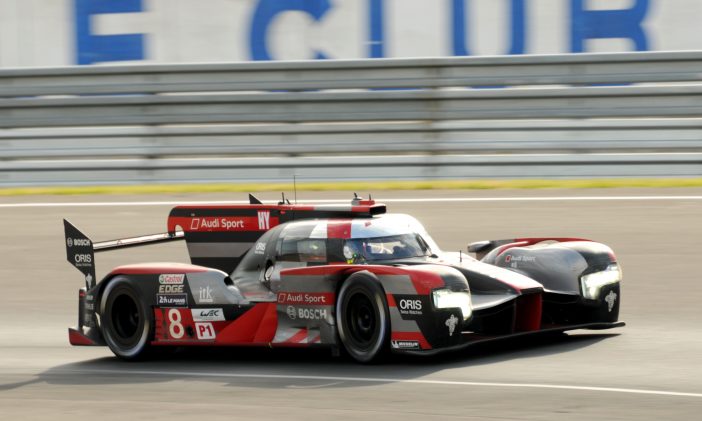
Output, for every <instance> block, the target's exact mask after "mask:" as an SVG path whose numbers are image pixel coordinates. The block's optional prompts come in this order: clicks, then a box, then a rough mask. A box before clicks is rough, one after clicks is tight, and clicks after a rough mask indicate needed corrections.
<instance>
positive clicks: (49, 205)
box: [0, 196, 702, 208]
mask: <svg viewBox="0 0 702 421" xmlns="http://www.w3.org/2000/svg"><path fill="white" fill-rule="evenodd" d="M636 200H639V201H665V200H669V201H674V200H702V196H538V197H529V196H526V197H435V198H401V199H382V200H381V199H379V200H378V203H432V202H433V203H439V202H561V201H636ZM349 202H350V200H346V199H314V200H301V201H300V203H305V204H307V203H344V204H346V203H349ZM247 203H249V202H248V201H247V200H226V201H223V200H220V201H217V200H210V201H163V202H54V203H52V202H37V203H31V202H30V203H0V208H61V207H91V206H92V207H100V206H107V207H115V206H175V205H206V204H210V205H243V204H247ZM267 204H274V202H269V203H267Z"/></svg>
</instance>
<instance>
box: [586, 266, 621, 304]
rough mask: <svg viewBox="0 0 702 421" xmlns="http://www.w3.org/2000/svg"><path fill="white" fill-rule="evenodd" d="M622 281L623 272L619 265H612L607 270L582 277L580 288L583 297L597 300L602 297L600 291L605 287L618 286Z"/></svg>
mask: <svg viewBox="0 0 702 421" xmlns="http://www.w3.org/2000/svg"><path fill="white" fill-rule="evenodd" d="M621 280H622V271H621V269H619V265H617V264H616V263H612V264H611V265H609V266H607V269H605V270H603V271H600V272H595V273H588V274H587V275H583V276H581V277H580V286H581V288H582V290H583V297H585V298H587V299H590V300H596V299H598V298H599V296H600V290H601V289H602V287H603V286H605V285H611V284H616V283H617V282H620V281H621Z"/></svg>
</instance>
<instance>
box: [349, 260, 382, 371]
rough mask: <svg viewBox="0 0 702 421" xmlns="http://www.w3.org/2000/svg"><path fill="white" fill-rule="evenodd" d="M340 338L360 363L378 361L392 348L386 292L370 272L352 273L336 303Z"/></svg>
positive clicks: (350, 353)
mask: <svg viewBox="0 0 702 421" xmlns="http://www.w3.org/2000/svg"><path fill="white" fill-rule="evenodd" d="M336 324H337V328H338V330H339V338H340V339H341V343H342V345H343V346H344V349H345V350H346V352H348V354H349V355H350V356H351V357H352V358H353V359H355V360H356V361H358V362H362V363H368V362H371V361H374V360H377V359H378V358H379V357H380V356H381V355H383V354H385V353H386V352H387V351H388V342H389V337H390V316H389V312H388V305H387V300H386V298H385V292H384V291H383V288H382V287H381V286H380V284H379V283H378V280H377V279H376V278H375V277H374V276H373V275H371V274H370V273H368V272H357V273H354V274H353V275H351V276H349V277H348V279H347V280H346V282H344V284H343V285H342V287H341V291H339V296H338V298H337V302H336Z"/></svg>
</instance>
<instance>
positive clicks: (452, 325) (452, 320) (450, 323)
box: [446, 314, 458, 336]
mask: <svg viewBox="0 0 702 421" xmlns="http://www.w3.org/2000/svg"><path fill="white" fill-rule="evenodd" d="M456 324H458V317H456V316H454V315H453V314H452V315H451V317H449V318H448V319H446V326H447V327H448V330H449V336H453V332H454V331H455V330H456Z"/></svg>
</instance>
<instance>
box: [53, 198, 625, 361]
mask: <svg viewBox="0 0 702 421" xmlns="http://www.w3.org/2000/svg"><path fill="white" fill-rule="evenodd" d="M385 212H386V209H385V205H382V204H376V203H375V202H374V201H373V200H363V199H360V198H355V199H354V200H353V201H352V203H351V205H348V206H339V205H329V206H308V205H297V204H290V203H289V202H285V201H283V202H280V203H278V204H263V203H261V202H260V201H259V200H258V199H256V198H255V197H253V196H250V203H249V204H247V205H212V206H202V205H197V206H177V207H175V208H174V209H173V210H171V212H170V215H169V217H168V230H167V232H165V233H162V234H154V235H146V236H140V237H132V238H125V239H119V240H112V241H103V242H96V243H93V242H92V240H90V239H89V238H88V237H87V236H85V235H84V234H82V233H81V232H80V231H79V230H78V229H77V228H75V227H74V226H73V225H71V224H70V223H69V222H68V221H64V226H65V233H66V250H67V256H68V260H69V262H70V263H72V264H73V265H74V266H75V267H76V268H78V269H79V270H80V271H81V272H82V273H83V275H84V276H85V281H86V286H85V288H82V289H81V290H80V291H79V319H78V326H77V327H76V328H71V329H69V339H70V342H71V343H72V344H74V345H107V346H109V347H110V349H111V350H112V351H113V352H114V353H115V354H116V355H117V356H119V357H121V358H124V359H138V358H142V357H144V356H146V355H149V354H151V353H152V352H153V351H155V350H158V349H159V348H160V347H169V346H171V347H172V346H203V345H205V346H270V347H276V346H280V347H312V346H326V347H330V348H332V349H335V350H339V349H343V350H344V351H346V352H347V353H348V354H349V355H351V356H352V357H353V358H354V359H356V360H358V361H361V362H368V361H372V360H374V359H376V358H377V357H379V356H380V355H382V354H384V353H386V352H388V351H393V352H405V353H417V354H431V353H435V352H439V351H444V350H450V349H457V348H462V347H466V346H469V345H471V344H474V343H477V342H481V341H486V340H494V339H500V338H505V337H510V336H514V335H524V334H535V333H540V332H553V331H565V330H571V329H581V328H589V329H605V328H612V327H617V326H622V325H623V323H621V322H618V313H619V302H620V294H621V291H620V281H621V271H620V269H619V266H618V264H617V261H616V257H615V255H614V253H613V252H612V250H611V249H609V248H608V247H607V246H604V245H602V244H599V243H595V242H592V241H588V240H582V239H576V238H538V239H533V238H532V239H515V240H501V241H485V242H479V243H473V244H472V245H471V246H470V247H469V251H472V252H474V253H475V254H476V256H477V259H476V258H472V257H469V256H467V255H462V254H460V253H444V252H442V251H441V250H440V249H439V247H438V245H436V243H435V242H434V241H433V239H431V237H430V236H429V234H428V233H427V232H426V230H425V229H424V228H423V227H422V226H421V224H420V223H419V222H418V221H416V220H415V219H414V218H412V217H410V216H408V215H393V214H386V213H385ZM176 240H185V242H186V246H187V248H188V252H189V254H190V258H191V263H190V264H183V263H146V264H139V265H128V266H121V267H117V268H115V269H113V270H112V271H110V272H109V273H108V274H107V275H106V276H105V277H103V278H102V280H101V281H100V282H96V274H95V265H94V261H95V257H94V255H95V253H99V252H102V251H106V250H111V249H116V248H123V247H131V246H141V245H147V244H154V243H158V242H165V241H176ZM478 259H479V260H478Z"/></svg>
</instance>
